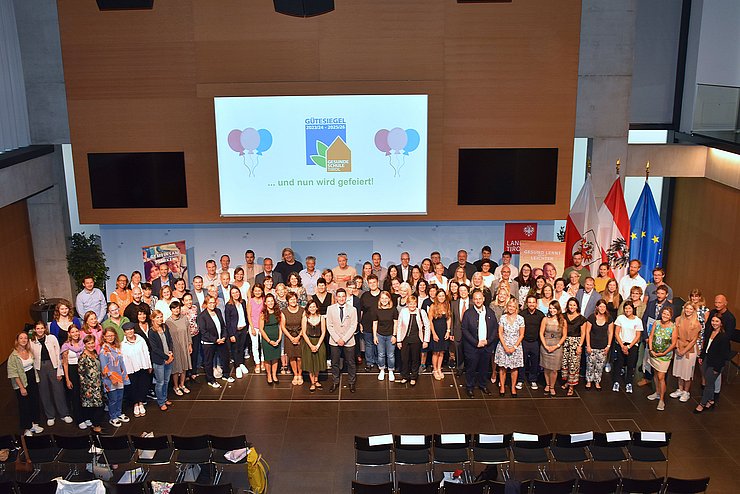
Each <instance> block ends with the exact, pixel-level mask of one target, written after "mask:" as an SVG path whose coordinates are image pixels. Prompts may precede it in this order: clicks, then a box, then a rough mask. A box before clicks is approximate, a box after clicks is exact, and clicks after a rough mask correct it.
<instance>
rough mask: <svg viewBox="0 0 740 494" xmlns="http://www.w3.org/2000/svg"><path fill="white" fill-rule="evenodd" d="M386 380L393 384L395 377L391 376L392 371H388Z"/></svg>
mask: <svg viewBox="0 0 740 494" xmlns="http://www.w3.org/2000/svg"><path fill="white" fill-rule="evenodd" d="M388 380H389V381H391V382H393V381H395V380H396V376H395V374H393V371H392V370H389V371H388Z"/></svg>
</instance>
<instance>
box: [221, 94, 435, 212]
mask: <svg viewBox="0 0 740 494" xmlns="http://www.w3.org/2000/svg"><path fill="white" fill-rule="evenodd" d="M214 106H215V113H216V143H217V150H218V178H219V190H220V199H221V215H222V216H295V215H366V214H425V213H426V205H427V198H426V195H427V96H426V95H390V96H387V95H382V96H381V95H372V96H354V95H353V96H276V97H238V98H215V99H214Z"/></svg>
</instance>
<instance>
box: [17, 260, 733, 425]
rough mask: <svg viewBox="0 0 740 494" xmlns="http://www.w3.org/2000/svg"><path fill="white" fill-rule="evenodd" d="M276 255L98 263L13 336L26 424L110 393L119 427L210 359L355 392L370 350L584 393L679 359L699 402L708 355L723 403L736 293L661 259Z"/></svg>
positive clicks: (431, 367)
mask: <svg viewBox="0 0 740 494" xmlns="http://www.w3.org/2000/svg"><path fill="white" fill-rule="evenodd" d="M281 257H282V259H281V260H280V261H279V262H278V263H277V264H274V263H273V260H272V259H271V258H269V257H265V258H264V261H263V263H262V264H261V265H260V264H257V263H256V259H257V257H256V255H255V253H254V252H253V251H252V250H247V251H246V253H245V256H244V259H245V263H244V264H243V265H241V266H238V267H236V268H232V267H231V259H230V257H229V256H228V255H223V256H221V258H220V259H219V264H220V267H219V266H218V265H217V263H216V261H215V260H208V261H207V262H206V264H205V271H204V272H203V274H202V275H200V274H199V275H196V276H194V277H193V278H192V279H191V280H183V279H178V278H176V277H174V276H173V275H172V273H171V272H170V269H169V267H168V264H167V262H166V261H162V262H161V264H159V265H158V266H156V269H152V272H151V273H148V274H150V275H153V276H156V278H154V279H147V278H146V277H145V276H142V274H141V273H140V272H139V271H134V272H133V273H132V274H131V276H130V277H129V276H126V275H125V274H120V275H119V276H118V277H117V279H116V286H115V290H114V291H113V292H112V293H111V295H110V298H109V300H108V301H106V298H105V296H104V295H103V293H102V291H101V290H99V289H98V288H95V281H94V280H93V279H92V278H91V277H88V278H86V279H85V280H84V283H83V290H82V291H81V292H80V293H79V294H78V296H77V298H76V303H75V304H74V305H73V304H72V303H71V302H69V301H66V300H62V301H60V302H59V303H58V304H57V306H56V309H55V311H54V316H53V319H52V320H51V321H50V322H49V323H48V324H46V323H44V322H38V323H36V324H35V325H34V327H33V330H32V331H30V333H27V332H21V333H18V334H17V336H16V339H15V347H14V350H13V352H12V353H11V355H10V358H9V359H8V377H9V378H10V381H11V385H12V387H13V388H14V389H15V390H16V395H17V398H18V406H19V416H20V427H21V429H22V430H23V431H24V433H25V434H27V435H31V434H34V433H39V432H41V431H42V430H43V427H42V425H41V424H42V418H45V419H46V425H47V426H48V427H51V426H53V425H54V423H55V420H56V419H57V418H60V419H61V420H62V421H63V422H66V423H72V422H75V423H77V424H78V426H79V428H81V429H86V428H88V427H92V428H93V429H94V430H100V428H101V427H102V425H103V422H104V421H105V418H104V417H105V410H106V409H107V418H108V422H109V423H110V425H112V426H113V427H119V426H120V425H121V424H122V423H124V422H128V421H129V420H130V419H129V417H128V416H127V415H126V414H125V413H124V411H123V403H124V401H125V402H126V403H128V404H130V405H131V406H132V408H133V415H134V417H141V416H145V415H146V414H147V409H146V407H147V402H148V401H149V400H150V399H151V400H154V401H155V402H156V406H157V408H159V409H160V410H161V411H163V412H164V411H167V410H168V408H169V407H170V406H172V401H170V400H171V398H174V397H173V396H172V395H171V393H174V394H175V395H177V396H183V395H185V394H188V393H190V389H189V387H188V386H192V382H193V381H195V380H197V379H198V377H199V375H200V372H201V369H202V371H203V373H204V374H205V381H206V383H207V384H208V385H209V386H211V387H213V388H220V387H221V386H222V384H221V383H222V382H223V383H233V382H234V381H235V380H236V379H242V378H243V377H244V376H245V375H247V374H248V373H249V372H250V369H251V372H254V373H257V374H261V373H264V374H265V377H266V381H267V383H268V384H270V385H274V384H276V383H278V382H279V380H280V379H281V378H283V379H284V378H286V377H287V376H290V375H292V383H291V384H292V385H294V386H303V385H304V377H307V378H308V379H307V382H306V383H305V385H307V386H308V390H309V391H310V392H312V393H313V392H317V391H320V390H322V389H323V386H322V384H321V382H320V379H319V376H320V374H321V373H322V372H325V371H328V374H329V375H330V380H329V383H330V384H327V386H329V389H328V391H329V392H335V391H336V390H337V389H338V387H339V385H340V382H341V380H340V378H341V374H342V372H343V371H345V370H346V372H347V375H348V377H347V381H346V382H347V385H348V388H349V391H350V392H352V393H354V392H355V391H356V386H357V379H356V374H357V369H358V366H362V365H364V370H365V371H366V372H377V378H378V379H379V380H386V379H387V380H388V381H390V382H395V383H398V384H402V385H408V386H411V387H413V386H415V385H416V383H417V381H418V380H419V376H420V374H423V373H425V372H429V373H430V374H431V376H432V377H433V378H434V379H435V380H439V381H442V380H444V379H445V372H444V371H443V367H444V366H445V365H446V366H447V367H448V368H449V369H451V370H453V371H454V372H455V373H456V375H457V376H462V375H463V373H464V375H465V377H464V382H465V388H466V394H467V396H469V397H471V398H473V397H474V396H475V392H476V390H479V391H480V392H481V393H483V394H484V395H491V394H492V392H491V390H490V389H489V385H497V386H498V393H499V395H500V396H505V395H506V392H507V382H508V383H509V384H508V390H509V393H510V395H511V396H512V397H516V396H517V395H518V391H519V390H521V389H522V388H523V387H524V386H525V385H528V386H529V388H530V389H531V390H532V391H538V390H539V386H541V385H542V384H543V383H544V390H543V392H544V395H545V396H556V395H557V394H558V388H560V390H561V391H564V392H565V394H566V395H567V396H571V395H573V394H574V392H575V389H576V388H577V387H578V386H580V385H581V380H584V381H585V384H584V388H585V389H586V390H591V389H595V390H598V391H600V390H601V389H602V379H603V376H604V372H606V371H607V370H608V368H609V367H611V374H612V376H611V383H612V390H613V391H614V392H620V391H624V392H626V393H632V391H633V386H635V385H638V386H644V385H648V384H649V383H651V382H652V383H654V390H655V391H654V393H652V394H650V395H649V396H648V399H650V400H655V401H657V402H658V404H657V409H658V410H664V409H665V406H666V401H667V400H666V393H667V392H668V390H667V384H666V376H667V374H668V372H669V371H670V368H671V366H672V375H673V376H675V377H676V379H677V382H678V386H677V389H676V390H675V391H673V392H671V393H669V397H671V398H674V399H677V400H679V401H681V402H686V401H688V400H689V398H690V388H691V383H692V380H693V379H694V375H695V370H696V367H697V364H698V367H699V368H700V371H699V374H700V376H701V380H702V386H703V394H702V396H701V398H700V399H699V400H698V401H699V403H698V405H697V406H696V408H695V410H694V411H695V412H696V413H702V412H704V411H705V410H707V409H711V408H712V407H713V406H715V401H716V398H717V396H718V393H719V390H720V383H721V379H719V375H720V373H721V372H722V370H723V368H724V366H725V364H726V362H727V361H728V359H729V358H730V340H732V339H733V337H735V336H736V335H735V331H736V329H735V318H734V316H733V314H732V313H731V312H730V311H729V310H728V301H727V298H726V297H725V296H724V295H722V294H718V295H717V296H716V297H715V298H714V308H713V309H711V310H710V309H709V307H707V305H706V302H705V299H704V297H703V295H702V292H701V291H700V290H698V289H694V290H692V291H691V293H690V294H689V297H688V300H687V301H686V303H685V304H683V306H682V307H680V308H679V307H675V306H674V304H673V290H672V289H671V287H670V286H668V285H667V284H666V282H665V272H664V270H663V269H662V268H659V267H658V268H655V269H654V270H653V272H652V274H653V279H652V280H651V282H650V283H648V282H647V281H646V280H645V279H643V278H642V277H641V276H640V274H639V272H640V268H641V265H640V261H638V260H632V261H631V262H630V263H629V272H628V273H627V274H626V275H625V276H624V277H623V278H621V279H615V278H614V277H612V276H611V274H610V273H611V271H610V270H609V266H608V265H607V264H602V265H601V266H599V269H598V274H597V276H595V277H592V276H591V273H590V272H589V270H588V269H587V268H586V267H584V266H583V259H582V256H581V254H580V253H575V254H574V255H573V256H572V264H571V265H570V266H568V267H567V268H566V269H565V270H564V272H563V273H562V277H559V276H558V274H557V269H556V267H555V266H554V265H553V264H552V263H546V264H545V265H543V266H541V267H540V266H531V265H529V264H523V265H521V266H515V265H514V264H513V263H512V257H513V256H512V255H511V253H510V252H504V253H503V254H502V256H501V261H502V262H501V264H500V265H499V264H498V263H497V262H496V261H494V260H493V259H492V258H491V249H490V247H488V246H486V247H483V249H482V252H481V259H480V260H478V261H476V262H474V263H470V262H468V259H467V251H465V250H460V251H459V252H458V253H457V261H455V262H453V263H451V264H450V265H449V266H445V265H443V264H442V262H441V254H440V253H439V252H432V253H431V254H430V256H429V257H428V258H424V259H423V260H421V261H420V262H419V264H418V265H413V264H412V263H411V256H410V254H409V253H408V252H404V253H402V254H401V256H400V263H398V264H391V265H386V266H384V265H383V263H382V256H381V254H380V253H378V252H376V253H373V255H372V257H371V260H370V261H368V262H366V263H364V264H363V266H362V268H361V271H360V272H359V273H358V272H357V271H356V269H355V268H354V267H353V266H351V265H350V264H349V263H348V257H347V254H346V253H343V252H342V253H340V254H339V255H338V256H337V265H336V266H335V267H334V268H332V269H324V270H320V269H318V268H317V266H316V259H315V258H314V257H313V256H307V257H305V267H304V265H303V264H302V263H301V262H299V261H298V260H297V259H296V257H295V253H294V252H293V250H292V249H290V248H285V249H283V251H282V255H281ZM188 282H189V283H188ZM75 312H76V314H75ZM638 371H639V374H638ZM448 377H449V376H448ZM558 377H560V379H558ZM541 378H544V379H541ZM636 379H637V380H636ZM104 407H106V408H104ZM128 409H129V408H127V410H128ZM42 414H43V416H42Z"/></svg>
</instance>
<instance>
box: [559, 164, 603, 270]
mask: <svg viewBox="0 0 740 494" xmlns="http://www.w3.org/2000/svg"><path fill="white" fill-rule="evenodd" d="M598 231H599V213H598V210H597V209H596V199H594V190H593V187H592V185H591V175H590V174H589V175H588V177H586V182H585V183H584V184H583V187H582V188H581V192H579V193H578V197H577V198H576V202H574V203H573V207H572V208H570V213H568V221H567V223H566V225H565V252H566V255H568V256H570V255H572V254H573V253H574V252H578V251H580V252H581V254H583V265H584V266H586V267H587V268H588V269H589V270H591V274H592V275H595V274H596V273H597V272H598V269H599V263H601V249H600V248H599V243H598V238H597V233H598ZM565 265H566V266H570V265H571V259H570V258H568V259H566V260H565Z"/></svg>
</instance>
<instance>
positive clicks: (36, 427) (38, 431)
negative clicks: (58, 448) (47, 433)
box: [31, 422, 44, 434]
mask: <svg viewBox="0 0 740 494" xmlns="http://www.w3.org/2000/svg"><path fill="white" fill-rule="evenodd" d="M31 432H33V433H34V434H41V433H42V432H44V428H43V427H41V426H40V425H39V424H37V423H36V422H33V423H32V424H31Z"/></svg>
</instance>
